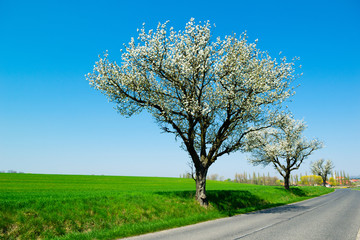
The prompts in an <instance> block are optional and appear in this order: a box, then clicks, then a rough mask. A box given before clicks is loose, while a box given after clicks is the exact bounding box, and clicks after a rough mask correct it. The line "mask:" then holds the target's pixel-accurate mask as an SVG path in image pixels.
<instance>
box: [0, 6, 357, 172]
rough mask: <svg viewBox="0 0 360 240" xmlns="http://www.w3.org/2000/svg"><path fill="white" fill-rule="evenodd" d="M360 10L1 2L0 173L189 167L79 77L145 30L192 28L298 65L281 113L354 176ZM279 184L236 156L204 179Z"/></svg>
mask: <svg viewBox="0 0 360 240" xmlns="http://www.w3.org/2000/svg"><path fill="white" fill-rule="evenodd" d="M359 12H360V3H359V2H358V1H356V0H354V1H346V0H345V1H195V2H193V1H64V0H63V1H16V0H14V1H10V0H0V36H1V37H0V170H10V169H12V170H16V171H23V172H28V173H56V174H60V173H62V174H105V175H134V176H168V177H177V176H179V174H181V173H184V172H186V171H187V170H188V166H187V162H188V161H189V158H188V155H187V154H186V152H184V151H182V150H181V149H180V148H179V146H180V143H179V142H176V141H175V139H174V136H172V135H169V134H161V131H160V129H159V128H158V126H157V125H156V123H155V122H154V120H153V119H152V118H151V117H150V116H149V115H148V114H146V113H142V114H140V115H137V116H134V117H132V118H125V117H122V116H121V115H119V114H117V113H116V111H115V110H114V109H113V107H114V105H112V104H111V103H108V101H107V99H106V98H105V96H103V95H101V94H100V93H99V92H96V91H95V90H94V89H92V88H90V86H89V84H88V82H87V81H86V80H85V77H84V75H85V74H86V73H88V72H91V71H92V67H93V65H94V63H95V61H96V60H97V56H98V55H99V54H102V53H104V52H105V51H106V50H108V51H109V56H110V58H111V59H113V60H118V59H119V57H120V51H119V50H120V49H121V48H123V43H128V42H129V41H130V38H131V37H136V34H137V32H136V29H137V28H140V27H141V26H142V23H143V22H145V23H146V26H147V28H148V29H151V28H155V27H156V26H157V23H158V22H164V21H166V20H170V23H169V25H171V26H174V28H175V29H183V28H184V26H185V23H186V22H188V21H189V19H190V18H191V17H194V18H195V20H196V21H205V20H210V22H211V23H215V24H216V28H215V29H213V30H214V32H213V34H214V36H215V37H217V36H220V37H223V36H225V35H229V34H232V33H238V34H240V33H242V32H244V31H247V34H248V36H249V40H250V41H254V40H255V39H259V42H258V47H259V48H260V49H261V50H264V51H265V50H266V51H268V52H269V53H270V55H272V56H277V54H278V53H279V52H280V51H282V55H285V56H287V57H288V58H289V59H291V58H293V57H295V56H297V57H300V59H301V60H300V61H299V64H301V65H302V66H303V67H302V69H301V71H302V72H303V76H302V77H301V78H299V79H298V80H297V82H296V83H297V84H300V86H299V87H298V88H297V89H296V92H297V93H296V95H295V96H294V97H293V98H292V102H291V103H289V108H290V110H291V111H292V112H293V113H294V115H295V117H296V118H298V119H304V120H305V121H306V122H307V124H308V126H309V127H308V130H307V131H306V136H307V137H308V138H313V137H317V138H319V139H321V140H323V141H324V143H325V145H326V147H325V148H324V149H322V150H319V151H318V152H316V153H314V155H312V156H311V157H310V158H309V159H308V160H307V163H305V164H304V165H303V166H302V167H301V169H300V170H299V171H297V172H295V174H296V173H300V172H303V173H305V172H309V167H308V163H309V162H310V161H314V160H317V159H319V158H326V159H331V160H332V161H333V162H334V164H335V166H336V169H337V170H344V171H346V172H347V173H349V174H350V175H360V154H359V148H360V141H359V135H360V127H359V117H360V94H359V90H360V58H359V56H360V44H359V42H360V14H359ZM243 171H247V172H252V171H256V172H261V173H262V172H265V173H267V172H270V174H271V175H275V174H276V172H275V170H273V169H272V168H271V167H270V166H269V167H266V168H263V167H253V166H251V165H250V164H249V163H247V161H246V156H245V155H244V154H241V153H235V154H232V155H230V156H225V157H223V158H220V159H219V160H218V161H217V162H216V163H215V164H214V165H213V166H211V168H210V171H209V174H212V173H218V174H219V175H221V176H224V177H226V178H233V177H234V174H235V173H236V172H238V173H239V172H243Z"/></svg>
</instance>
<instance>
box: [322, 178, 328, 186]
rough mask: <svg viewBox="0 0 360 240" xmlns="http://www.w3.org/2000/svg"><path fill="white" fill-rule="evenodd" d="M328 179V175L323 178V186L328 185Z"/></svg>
mask: <svg viewBox="0 0 360 240" xmlns="http://www.w3.org/2000/svg"><path fill="white" fill-rule="evenodd" d="M326 180H327V177H324V178H323V186H324V187H326Z"/></svg>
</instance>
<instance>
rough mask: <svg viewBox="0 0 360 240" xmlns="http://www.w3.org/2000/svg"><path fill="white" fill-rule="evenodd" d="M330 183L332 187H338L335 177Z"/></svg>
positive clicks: (331, 178)
mask: <svg viewBox="0 0 360 240" xmlns="http://www.w3.org/2000/svg"><path fill="white" fill-rule="evenodd" d="M329 183H330V185H331V186H336V185H337V181H336V179H335V178H334V177H330V179H329Z"/></svg>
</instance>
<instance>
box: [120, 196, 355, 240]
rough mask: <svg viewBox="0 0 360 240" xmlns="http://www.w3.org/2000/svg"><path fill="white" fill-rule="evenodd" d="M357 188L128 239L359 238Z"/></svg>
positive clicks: (346, 239) (268, 239) (310, 239)
mask: <svg viewBox="0 0 360 240" xmlns="http://www.w3.org/2000/svg"><path fill="white" fill-rule="evenodd" d="M359 228H360V191H354V190H350V189H339V190H336V191H335V192H334V193H330V194H327V195H324V196H321V197H317V198H313V199H310V200H306V201H302V202H299V203H294V204H290V205H286V206H281V207H276V208H271V209H266V210H262V211H257V212H253V213H249V214H242V215H237V216H234V217H229V218H223V219H217V220H214V221H208V222H204V223H198V224H195V225H191V226H186V227H181V228H175V229H171V230H166V231H161V232H156V233H150V234H146V235H141V236H137V237H132V238H127V239H131V240H150V239H156V240H161V239H164V240H165V239H167V240H168V239H176V240H200V239H206V240H207V239H214V240H215V239H216V240H219V239H221V240H226V239H232V240H235V239H241V240H255V239H256V240H261V239H264V240H265V239H266V240H271V239H276V240H281V239H284V240H289V239H291V240H298V239H299V240H300V239H301V240H303V239H307V240H312V239H316V240H317V239H319V240H323V239H326V240H330V239H334V240H348V239H349V240H350V239H351V240H360V229H359Z"/></svg>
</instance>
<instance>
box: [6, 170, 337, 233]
mask: <svg viewBox="0 0 360 240" xmlns="http://www.w3.org/2000/svg"><path fill="white" fill-rule="evenodd" d="M207 189H208V197H209V201H210V204H211V206H210V207H209V208H208V209H205V208H202V207H200V206H199V205H198V203H197V202H196V201H195V200H194V194H195V184H194V181H193V180H192V179H179V178H151V177H119V176H74V175H37V174H0V239H36V238H42V239H53V238H57V239H94V238H97V239H113V238H119V237H126V236H131V235H136V234H141V233H146V232H152V231H157V230H161V229H166V228H171V227H177V226H183V225H187V224H192V223H196V222H200V221H205V220H209V219H215V218H219V217H224V216H230V215H234V214H239V213H244V212H249V211H253V210H257V209H262V208H267V207H272V206H278V205H282V204H287V203H290V202H295V201H300V200H303V199H307V198H310V197H314V196H318V195H321V194H324V193H328V192H330V191H332V190H330V189H327V188H323V187H297V188H292V189H291V191H285V190H284V188H283V187H275V186H257V185H250V184H238V183H232V182H216V181H208V185H207Z"/></svg>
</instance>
